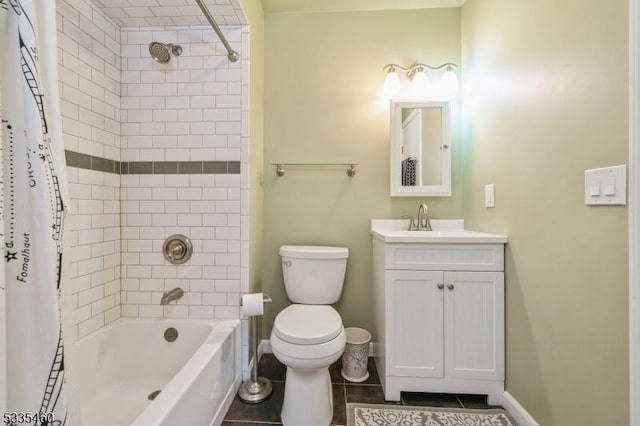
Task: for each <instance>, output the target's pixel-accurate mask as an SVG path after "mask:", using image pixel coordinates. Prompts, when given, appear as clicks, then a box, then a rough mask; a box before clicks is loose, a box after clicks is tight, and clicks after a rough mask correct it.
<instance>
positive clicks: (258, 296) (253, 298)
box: [242, 293, 264, 317]
mask: <svg viewBox="0 0 640 426" xmlns="http://www.w3.org/2000/svg"><path fill="white" fill-rule="evenodd" d="M263 313H264V298H263V297H262V293H250V294H243V295H242V315H243V316H245V317H252V316H255V315H262V314H263Z"/></svg>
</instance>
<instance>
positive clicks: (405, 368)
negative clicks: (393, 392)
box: [385, 270, 444, 378]
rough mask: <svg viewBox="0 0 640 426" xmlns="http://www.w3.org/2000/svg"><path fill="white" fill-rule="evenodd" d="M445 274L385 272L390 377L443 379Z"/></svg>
mask: <svg viewBox="0 0 640 426" xmlns="http://www.w3.org/2000/svg"><path fill="white" fill-rule="evenodd" d="M442 280H443V273H442V272H439V271H401V270H398V271H392V270H388V271H387V272H386V295H385V296H386V300H387V303H386V309H387V312H386V318H387V325H386V331H387V342H388V344H387V351H388V352H387V353H388V355H389V356H388V358H387V375H390V376H410V377H438V378H440V377H443V373H444V368H443V361H444V346H443V345H444V340H443V332H444V330H443V303H444V301H443V295H444V290H442V288H439V287H438V284H440V287H442V284H443V281H442Z"/></svg>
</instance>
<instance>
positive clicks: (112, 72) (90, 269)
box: [57, 0, 120, 338]
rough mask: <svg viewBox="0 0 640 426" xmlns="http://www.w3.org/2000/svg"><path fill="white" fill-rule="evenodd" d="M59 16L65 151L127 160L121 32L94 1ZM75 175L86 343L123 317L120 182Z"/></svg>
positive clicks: (62, 7) (81, 332)
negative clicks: (122, 111) (123, 152)
mask: <svg viewBox="0 0 640 426" xmlns="http://www.w3.org/2000/svg"><path fill="white" fill-rule="evenodd" d="M57 11H58V16H57V27H58V62H59V69H58V73H59V79H60V96H61V109H62V123H63V132H64V142H65V148H66V149H67V150H70V151H73V152H79V153H83V154H87V155H93V156H95V157H99V158H106V159H110V160H120V132H119V128H120V31H119V28H118V27H117V26H116V25H115V24H114V23H113V22H112V21H111V20H110V19H109V18H108V17H106V16H105V15H104V13H103V12H101V11H100V10H99V9H98V8H96V7H95V6H93V4H92V3H90V2H89V1H84V0H58V1H57ZM96 166H99V165H98V164H97V163H96ZM97 168H100V167H97ZM68 175H69V186H70V188H69V189H70V196H71V214H70V215H69V216H68V219H67V224H66V226H67V230H68V231H69V233H70V241H71V247H70V249H69V255H68V256H69V258H70V259H71V263H70V265H69V271H70V274H69V277H70V285H71V287H72V301H71V303H72V308H73V313H72V319H73V325H74V327H73V333H74V337H75V338H79V337H82V336H85V335H86V334H88V333H90V332H92V331H94V330H96V329H98V328H100V327H102V326H104V325H105V324H107V323H109V322H111V321H113V320H115V319H117V318H119V317H120V194H119V187H120V176H119V175H117V174H114V173H107V172H104V171H96V170H85V169H81V168H77V167H69V168H68Z"/></svg>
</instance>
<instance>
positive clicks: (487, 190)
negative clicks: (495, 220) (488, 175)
mask: <svg viewBox="0 0 640 426" xmlns="http://www.w3.org/2000/svg"><path fill="white" fill-rule="evenodd" d="M484 206H485V207H495V206H496V186H495V185H494V184H493V183H490V184H489V185H485V186H484Z"/></svg>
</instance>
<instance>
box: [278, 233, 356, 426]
mask: <svg viewBox="0 0 640 426" xmlns="http://www.w3.org/2000/svg"><path fill="white" fill-rule="evenodd" d="M280 257H281V258H282V272H283V275H284V285H285V290H286V292H287V296H288V298H289V300H290V301H291V302H293V304H292V305H289V306H288V307H286V308H285V309H283V310H282V312H280V313H279V314H278V315H277V316H276V319H275V321H274V324H273V330H272V331H271V348H272V350H273V354H274V355H275V357H276V358H277V359H278V360H279V361H280V362H282V363H283V364H284V365H286V366H287V377H286V381H285V391H284V402H283V404H282V412H281V419H282V423H283V424H284V425H285V426H301V425H305V426H328V425H330V424H331V420H332V417H333V398H332V393H331V377H330V376H329V366H330V365H331V364H333V363H334V362H335V361H336V360H338V358H340V356H342V352H343V351H344V348H345V345H346V343H347V337H346V334H345V331H344V327H343V326H342V318H340V314H338V312H337V311H336V310H335V309H333V307H332V306H331V304H332V303H335V302H337V301H338V299H340V294H341V293H342V285H343V283H344V274H345V271H346V268H347V257H349V249H347V248H344V247H324V246H287V245H285V246H282V247H280Z"/></svg>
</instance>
